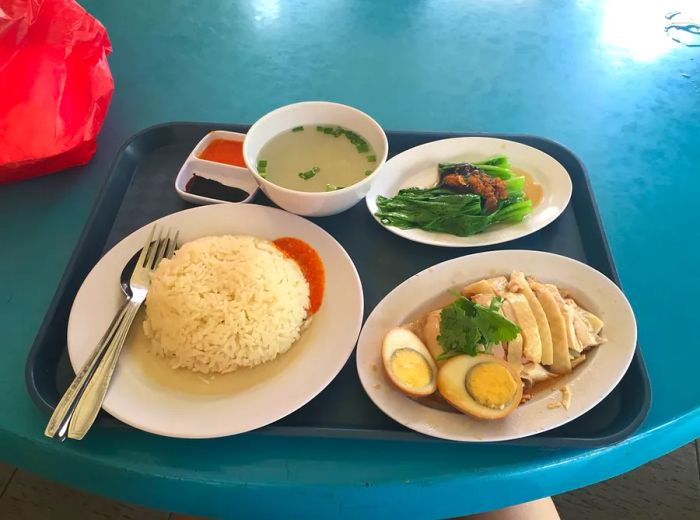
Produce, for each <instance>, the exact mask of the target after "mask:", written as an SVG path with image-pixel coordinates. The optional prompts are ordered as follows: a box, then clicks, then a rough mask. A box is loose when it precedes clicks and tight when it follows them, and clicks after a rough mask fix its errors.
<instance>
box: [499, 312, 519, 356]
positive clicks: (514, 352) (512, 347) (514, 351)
mask: <svg viewBox="0 0 700 520" xmlns="http://www.w3.org/2000/svg"><path fill="white" fill-rule="evenodd" d="M501 312H502V313H503V316H505V317H506V318H507V319H509V320H510V321H512V322H513V323H517V321H516V319H515V313H514V312H513V307H512V306H511V305H510V302H509V301H508V300H503V305H502V306H501ZM506 351H507V353H508V355H507V358H506V361H508V363H510V364H511V365H514V366H516V367H518V368H520V367H521V366H522V357H523V336H522V334H520V333H518V336H517V337H516V338H515V339H514V340H511V341H509V342H508V343H507V344H506Z"/></svg>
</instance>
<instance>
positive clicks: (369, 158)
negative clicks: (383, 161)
mask: <svg viewBox="0 0 700 520" xmlns="http://www.w3.org/2000/svg"><path fill="white" fill-rule="evenodd" d="M367 162H377V156H376V155H368V156H367Z"/></svg>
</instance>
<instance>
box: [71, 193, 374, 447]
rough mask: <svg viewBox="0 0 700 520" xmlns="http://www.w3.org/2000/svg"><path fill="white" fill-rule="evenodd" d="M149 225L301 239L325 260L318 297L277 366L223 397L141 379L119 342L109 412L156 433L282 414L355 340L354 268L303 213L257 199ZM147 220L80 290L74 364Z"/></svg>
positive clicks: (74, 313)
mask: <svg viewBox="0 0 700 520" xmlns="http://www.w3.org/2000/svg"><path fill="white" fill-rule="evenodd" d="M156 222H157V223H159V224H162V225H164V226H166V227H171V228H173V229H178V230H180V241H181V242H187V241H190V240H193V239H196V238H199V237H203V236H208V235H224V234H246V235H253V236H257V237H262V238H267V239H270V240H273V239H275V238H279V237H283V236H293V237H297V238H300V239H302V240H304V241H305V242H307V243H308V244H310V245H311V246H312V247H314V248H315V249H316V251H318V253H319V254H320V256H321V258H322V259H323V263H324V266H325V271H326V289H325V295H324V299H323V304H322V306H321V308H320V309H319V311H318V312H317V313H316V315H315V316H314V319H313V320H312V322H311V325H310V326H309V328H308V329H307V330H306V331H304V333H303V335H302V337H301V339H300V340H299V341H298V342H297V343H296V344H295V345H294V346H293V347H292V349H291V350H290V351H289V352H288V353H287V354H285V355H284V356H281V358H284V357H285V356H290V355H291V356H290V359H288V360H286V361H285V364H284V369H283V370H280V371H279V372H277V373H275V374H274V376H273V377H268V378H264V379H262V380H261V381H259V382H256V383H255V384H254V385H249V386H247V387H245V388H243V389H238V390H236V391H235V392H233V393H230V394H229V393H223V394H217V395H205V394H197V393H188V392H185V391H177V390H174V389H172V388H171V387H168V386H164V385H162V384H159V382H157V381H155V380H154V379H153V378H148V377H145V376H144V371H143V370H142V368H141V365H140V364H139V363H138V358H137V356H135V355H134V354H133V353H132V351H131V349H130V348H129V345H125V349H124V352H123V353H122V357H121V358H120V360H119V364H118V366H117V370H116V372H115V374H114V378H113V379H112V384H111V385H110V388H109V391H108V393H107V397H106V399H105V401H104V405H103V408H104V409H105V410H106V411H107V412H109V413H110V414H112V415H113V416H114V417H116V418H117V419H119V420H120V421H123V422H125V423H127V424H129V425H131V426H133V427H135V428H139V429H141V430H145V431H148V432H151V433H156V434H159V435H167V436H171V437H185V438H207V437H221V436H225V435H233V434H236V433H242V432H246V431H249V430H253V429H255V428H260V427H262V426H265V425H267V424H270V423H272V422H274V421H276V420H278V419H281V418H282V417H284V416H286V415H288V414H290V413H292V412H293V411H295V410H297V409H298V408H300V407H301V406H303V405H304V404H306V403H307V402H308V401H310V400H311V399H312V398H313V397H315V396H316V395H317V394H318V393H319V392H321V390H323V389H324V388H325V387H326V386H327V385H328V384H329V383H330V382H331V380H332V379H333V378H334V377H335V376H336V375H337V374H338V372H339V371H340V369H341V368H342V367H343V365H344V364H345V363H346V361H347V360H348V357H349V356H350V354H351V352H352V350H353V347H354V346H355V341H356V340H357V336H358V334H359V332H360V327H361V325H362V315H363V305H364V304H363V296H362V285H361V282H360V278H359V276H358V274H357V270H356V269H355V266H354V265H353V263H352V260H351V259H350V257H349V256H348V254H347V253H346V252H345V250H344V249H343V248H342V246H341V245H340V244H339V243H338V242H336V241H335V240H334V239H333V237H331V236H330V235H329V234H328V233H326V232H325V231H323V230H322V229H321V228H320V227H318V226H316V225H315V224H312V223H311V222H309V221H308V220H306V219H304V218H301V217H298V216H296V215H291V214H289V213H286V212H284V211H281V210H279V209H273V208H268V207H263V206H258V205H254V204H240V205H233V204H216V205H211V206H203V207H198V208H193V209H188V210H185V211H180V212H178V213H174V214H172V215H168V216H166V217H163V218H161V219H160V220H157V221H156ZM151 226H152V224H148V225H147V226H144V227H142V228H141V229H139V230H138V231H135V232H134V233H132V234H131V235H129V236H128V237H126V238H125V239H124V240H122V241H121V242H119V243H118V244H117V245H116V246H114V248H112V249H111V250H110V251H109V252H108V253H107V254H106V255H105V256H104V257H102V259H101V260H100V261H99V262H98V263H97V265H96V266H95V267H94V268H93V269H92V271H91V272H90V274H89V275H88V276H87V278H86V279H85V281H84V282H83V285H82V286H81V288H80V290H79V291H78V294H77V296H76V298H75V301H74V302H73V307H72V309H71V314H70V318H69V321H68V352H69V355H70V360H71V364H72V365H73V368H74V369H75V370H78V369H79V368H80V367H81V366H82V365H83V363H84V362H85V361H86V359H87V357H88V355H89V354H90V352H91V351H92V349H93V348H94V346H95V345H96V344H97V342H98V341H99V339H100V337H101V336H102V334H103V333H104V331H105V329H106V327H107V326H108V324H109V323H110V321H111V320H112V317H113V316H114V314H115V312H116V311H117V309H118V308H119V305H120V304H121V302H123V299H124V296H123V295H122V293H121V290H120V288H119V276H120V273H121V271H122V268H123V266H124V265H125V264H126V262H127V261H128V260H129V259H130V258H131V257H132V256H133V255H134V254H135V253H136V251H138V250H139V249H140V248H141V247H142V246H143V243H144V242H145V240H146V238H147V233H148V232H149V230H150V229H151ZM138 326H141V324H140V323H139V322H134V325H133V327H138ZM281 358H280V359H278V360H275V361H272V362H271V363H273V364H274V363H277V362H278V361H280V360H281ZM266 365H268V364H264V365H261V366H262V367H264V366H266ZM257 369H258V368H256V369H253V370H257ZM234 374H235V373H234Z"/></svg>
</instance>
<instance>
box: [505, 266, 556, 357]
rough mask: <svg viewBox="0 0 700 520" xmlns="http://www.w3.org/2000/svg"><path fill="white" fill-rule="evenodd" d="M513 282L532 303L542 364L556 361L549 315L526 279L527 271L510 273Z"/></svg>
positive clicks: (531, 307) (528, 301)
mask: <svg viewBox="0 0 700 520" xmlns="http://www.w3.org/2000/svg"><path fill="white" fill-rule="evenodd" d="M510 282H511V284H516V285H517V287H518V288H519V289H520V291H519V292H520V293H522V294H523V295H524V296H525V298H526V299H527V303H528V304H529V305H530V309H531V310H532V314H533V315H534V316H535V321H536V322H537V330H538V331H539V333H540V341H541V342H542V361H541V362H542V364H543V365H551V364H552V363H554V355H553V350H552V333H551V332H550V330H549V322H548V321H547V316H546V315H545V312H544V310H543V309H542V305H541V304H540V302H539V300H538V299H537V297H536V296H535V293H534V292H532V288H531V287H530V284H528V282H527V280H525V273H522V272H520V271H513V272H512V273H511V275H510Z"/></svg>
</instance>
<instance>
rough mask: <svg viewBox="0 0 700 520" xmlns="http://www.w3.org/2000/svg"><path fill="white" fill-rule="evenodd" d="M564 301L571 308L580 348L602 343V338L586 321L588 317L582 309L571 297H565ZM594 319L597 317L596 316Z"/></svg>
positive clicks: (583, 348)
mask: <svg viewBox="0 0 700 520" xmlns="http://www.w3.org/2000/svg"><path fill="white" fill-rule="evenodd" d="M564 301H565V302H566V304H567V305H568V306H569V307H570V308H571V309H572V310H573V322H574V331H575V332H576V337H577V338H578V341H579V343H580V344H581V349H582V350H585V349H587V348H590V347H593V346H595V345H600V344H601V343H603V339H602V338H601V337H600V336H598V334H597V333H596V331H595V328H594V326H593V325H592V324H591V323H590V322H589V321H588V318H587V317H586V315H585V314H584V313H583V309H582V308H581V307H579V306H578V305H577V304H576V302H575V301H574V300H572V299H566V300H564ZM589 314H590V313H589ZM596 319H598V318H597V317H596ZM599 321H600V320H599ZM601 328H602V327H601Z"/></svg>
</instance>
